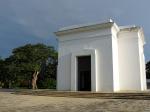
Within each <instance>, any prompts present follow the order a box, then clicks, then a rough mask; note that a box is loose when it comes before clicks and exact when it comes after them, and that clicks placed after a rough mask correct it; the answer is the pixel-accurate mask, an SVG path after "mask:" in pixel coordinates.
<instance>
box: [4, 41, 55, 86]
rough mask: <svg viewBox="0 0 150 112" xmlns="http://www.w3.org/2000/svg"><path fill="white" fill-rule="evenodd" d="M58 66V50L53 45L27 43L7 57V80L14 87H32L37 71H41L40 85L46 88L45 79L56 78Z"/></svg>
mask: <svg viewBox="0 0 150 112" xmlns="http://www.w3.org/2000/svg"><path fill="white" fill-rule="evenodd" d="M56 66H57V52H56V50H55V49H54V48H53V47H51V46H46V45H44V44H35V45H31V44H27V45H25V46H21V47H18V48H15V49H13V51H12V55H11V56H10V57H8V58H7V59H5V69H6V71H7V72H6V74H7V80H6V82H7V84H8V83H9V86H12V87H30V86H31V80H32V75H33V73H34V72H35V71H36V72H39V78H38V79H39V80H38V85H39V87H40V88H45V87H47V86H45V85H44V83H43V81H45V80H48V81H50V80H51V79H53V80H55V79H56ZM49 73H50V74H49ZM47 88H49V87H47Z"/></svg>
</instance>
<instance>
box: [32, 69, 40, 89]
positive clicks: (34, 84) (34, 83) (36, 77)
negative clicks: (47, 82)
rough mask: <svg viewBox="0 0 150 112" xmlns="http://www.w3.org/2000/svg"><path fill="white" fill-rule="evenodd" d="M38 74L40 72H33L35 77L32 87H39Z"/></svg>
mask: <svg viewBox="0 0 150 112" xmlns="http://www.w3.org/2000/svg"><path fill="white" fill-rule="evenodd" d="M38 75H39V72H38V71H35V72H34V74H33V78H32V89H38V88H37V84H36V82H37V79H38Z"/></svg>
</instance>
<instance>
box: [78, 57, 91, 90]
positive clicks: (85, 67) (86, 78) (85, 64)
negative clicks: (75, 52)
mask: <svg viewBox="0 0 150 112" xmlns="http://www.w3.org/2000/svg"><path fill="white" fill-rule="evenodd" d="M77 63H78V91H91V56H80V57H77Z"/></svg>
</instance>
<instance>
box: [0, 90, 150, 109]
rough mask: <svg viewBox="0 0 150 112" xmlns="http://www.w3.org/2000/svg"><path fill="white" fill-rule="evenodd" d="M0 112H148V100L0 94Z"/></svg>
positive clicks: (149, 105) (149, 102)
mask: <svg viewBox="0 0 150 112" xmlns="http://www.w3.org/2000/svg"><path fill="white" fill-rule="evenodd" d="M0 112H150V100H135V99H134V100H131V99H130V100H129V99H88V98H67V97H48V96H30V95H16V94H11V92H8V91H5V92H0Z"/></svg>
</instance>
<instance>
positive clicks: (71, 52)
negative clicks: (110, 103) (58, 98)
mask: <svg viewBox="0 0 150 112" xmlns="http://www.w3.org/2000/svg"><path fill="white" fill-rule="evenodd" d="M56 35H57V39H58V54H59V55H58V73H57V90H67V91H77V64H76V57H77V56H85V55H91V87H92V89H91V91H102V92H114V91H127V90H146V76H145V59H144V53H143V45H144V34H143V32H142V29H141V28H140V27H135V26H130V27H129V26H128V27H119V26H117V25H116V23H114V22H113V21H108V22H103V23H100V24H93V25H84V26H78V27H77V26H76V27H68V28H63V29H61V30H59V31H58V32H56Z"/></svg>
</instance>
